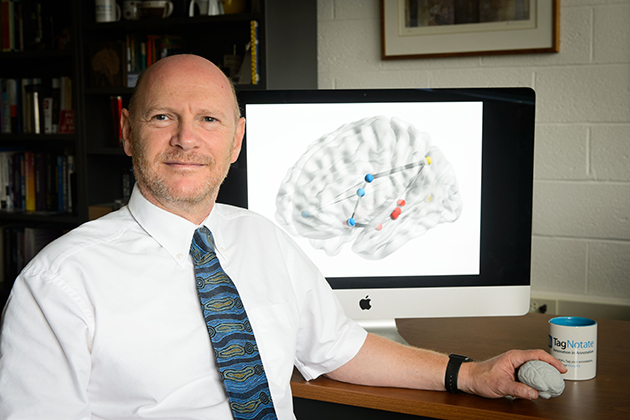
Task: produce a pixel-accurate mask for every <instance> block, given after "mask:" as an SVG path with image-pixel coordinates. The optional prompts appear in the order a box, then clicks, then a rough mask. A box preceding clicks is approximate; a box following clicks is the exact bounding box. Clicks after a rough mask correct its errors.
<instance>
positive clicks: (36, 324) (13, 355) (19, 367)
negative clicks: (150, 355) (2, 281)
mask: <svg viewBox="0 0 630 420" xmlns="http://www.w3.org/2000/svg"><path fill="white" fill-rule="evenodd" d="M44 277H45V276H37V275H32V276H29V275H28V271H26V274H25V273H24V272H23V273H22V274H21V275H20V276H19V277H18V278H17V279H16V282H15V284H14V286H13V290H12V292H11V296H10V297H9V300H8V302H7V305H6V307H5V313H4V316H3V321H2V333H1V336H0V395H1V396H2V397H1V398H0V418H2V419H7V420H10V419H14V418H15V419H18V418H19V419H26V418H27V419H31V420H36V419H46V420H74V419H89V418H90V413H89V408H88V396H87V384H88V381H89V375H90V367H91V362H90V350H89V349H90V344H91V342H90V339H89V331H90V323H91V322H90V316H87V315H86V309H87V307H86V306H85V304H84V302H82V301H81V299H79V297H78V295H77V294H76V293H74V291H73V290H72V289H70V288H69V287H68V286H67V285H64V284H63V283H61V282H57V281H55V280H54V279H53V280H51V279H45V278H44Z"/></svg>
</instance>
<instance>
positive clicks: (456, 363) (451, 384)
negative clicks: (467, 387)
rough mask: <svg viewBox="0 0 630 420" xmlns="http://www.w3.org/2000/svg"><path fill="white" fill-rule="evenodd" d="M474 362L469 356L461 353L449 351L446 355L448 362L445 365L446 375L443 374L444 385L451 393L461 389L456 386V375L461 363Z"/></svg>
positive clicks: (458, 391)
mask: <svg viewBox="0 0 630 420" xmlns="http://www.w3.org/2000/svg"><path fill="white" fill-rule="evenodd" d="M467 362H474V360H473V359H471V358H470V357H466V356H462V355H461V354H454V353H451V354H449V355H448V364H447V365H446V375H445V376H444V386H445V387H446V390H447V391H448V392H450V393H451V394H457V393H460V392H461V391H460V390H459V388H457V376H458V374H459V368H460V367H461V366H462V363H467Z"/></svg>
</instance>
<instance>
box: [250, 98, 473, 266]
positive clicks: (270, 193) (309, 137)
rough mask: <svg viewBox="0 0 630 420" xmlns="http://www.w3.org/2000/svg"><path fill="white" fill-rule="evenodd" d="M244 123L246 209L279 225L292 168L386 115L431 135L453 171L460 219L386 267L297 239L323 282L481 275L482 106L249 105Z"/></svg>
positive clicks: (409, 247)
mask: <svg viewBox="0 0 630 420" xmlns="http://www.w3.org/2000/svg"><path fill="white" fill-rule="evenodd" d="M245 113H246V117H247V126H246V133H247V145H246V147H247V185H248V202H249V204H248V206H249V209H251V210H252V211H255V212H257V213H260V214H262V215H264V216H266V217H268V218H269V219H271V220H273V221H274V222H275V221H276V220H275V216H274V214H275V212H276V208H275V200H276V195H277V193H278V189H279V187H280V185H281V183H282V180H283V179H284V177H285V175H286V174H287V171H288V170H289V168H291V167H292V166H293V165H294V164H295V162H297V161H298V159H299V158H300V156H301V155H302V154H303V153H304V152H305V151H306V149H307V148H308V146H309V145H310V144H311V143H313V142H314V141H315V140H317V139H318V138H319V137H321V136H322V135H325V134H327V133H330V132H332V131H334V130H336V129H338V128H339V127H341V126H342V125H344V124H347V123H350V122H353V121H357V120H360V119H363V118H368V117H373V116H376V115H384V116H386V117H389V118H391V117H394V116H396V117H398V118H401V119H402V120H404V121H407V122H408V123H410V124H412V125H414V126H415V127H416V128H418V129H419V130H420V131H425V132H427V133H429V134H430V135H431V142H432V144H433V145H435V146H437V147H439V148H440V149H441V150H442V152H443V153H444V155H445V156H446V158H447V159H448V160H449V162H450V163H451V165H452V166H453V168H454V170H455V174H456V176H457V180H458V183H459V187H460V192H461V194H462V198H463V206H464V207H463V212H462V214H461V217H460V218H459V219H458V220H457V221H455V222H454V223H443V224H439V225H437V226H436V227H435V228H433V229H431V230H429V231H428V232H427V233H426V234H425V235H422V236H420V237H417V238H415V239H412V240H411V241H409V242H407V243H406V244H405V245H404V246H403V247H401V248H400V249H398V250H397V251H396V252H394V253H393V254H391V255H389V256H387V257H386V258H384V259H382V260H377V261H370V260H366V259H364V258H362V257H360V256H358V255H356V254H354V253H353V252H352V251H351V249H350V247H351V243H348V244H346V246H344V248H343V250H342V251H341V253H340V254H338V255H336V256H334V257H329V256H328V255H326V253H325V252H324V251H322V250H316V249H314V248H312V247H311V245H310V244H309V242H308V239H305V238H302V237H295V236H293V239H294V240H295V241H296V242H297V243H298V244H299V245H300V246H301V247H302V249H303V250H304V252H305V253H306V254H307V255H308V256H309V257H310V258H311V259H312V260H313V262H314V263H315V264H316V265H317V266H318V267H319V268H320V270H321V271H322V273H323V274H324V276H326V277H388V276H419V275H420V276H426V275H435V276H439V275H476V274H479V252H480V235H481V233H480V232H481V162H482V161H481V151H482V122H483V104H482V103H481V102H457V103H453V102H443V103H431V102H421V103H353V104H348V103H327V104H249V105H246V108H245Z"/></svg>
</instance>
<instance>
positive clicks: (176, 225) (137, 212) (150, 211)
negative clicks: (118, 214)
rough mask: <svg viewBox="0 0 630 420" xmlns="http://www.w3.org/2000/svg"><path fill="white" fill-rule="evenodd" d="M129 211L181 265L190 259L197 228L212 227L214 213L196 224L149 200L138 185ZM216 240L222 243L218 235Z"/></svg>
mask: <svg viewBox="0 0 630 420" xmlns="http://www.w3.org/2000/svg"><path fill="white" fill-rule="evenodd" d="M129 211H130V212H131V214H132V215H133V217H134V218H135V219H136V221H137V222H138V224H140V226H141V227H142V229H144V230H145V231H146V232H147V233H148V234H149V235H150V236H151V237H152V238H153V239H155V240H156V241H157V242H158V243H159V244H160V245H161V246H162V248H164V249H165V250H166V252H168V253H169V254H170V255H171V257H172V258H173V259H174V260H175V261H176V262H177V263H178V264H179V265H181V266H183V265H184V264H186V263H187V261H188V260H189V259H190V256H189V255H190V243H191V241H192V237H193V234H194V233H195V230H196V229H197V228H198V227H199V226H201V225H205V226H207V227H208V228H210V226H209V219H211V216H212V214H211V215H210V216H208V218H206V220H204V222H203V223H202V224H201V225H195V224H194V223H192V222H190V221H188V220H186V219H184V218H183V217H180V216H177V215H175V214H173V213H170V212H168V211H166V210H163V209H161V208H159V207H157V206H156V205H154V204H152V203H151V202H149V200H147V199H146V198H145V197H144V196H143V195H142V193H141V192H140V189H139V188H138V186H137V185H136V186H134V189H133V192H132V193H131V198H130V199H129ZM213 234H214V232H213ZM215 240H216V241H217V243H220V241H218V239H217V238H216V237H215ZM217 247H218V246H217ZM218 248H219V247H218ZM220 252H221V250H220V249H217V253H220Z"/></svg>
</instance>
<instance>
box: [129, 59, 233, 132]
mask: <svg viewBox="0 0 630 420" xmlns="http://www.w3.org/2000/svg"><path fill="white" fill-rule="evenodd" d="M173 78H182V79H188V80H191V81H192V80H194V81H196V82H199V83H208V84H214V86H215V87H216V89H217V90H220V91H221V90H222V91H224V92H225V94H229V96H230V102H231V103H232V104H231V106H232V108H233V112H234V119H235V121H236V120H238V119H239V118H240V114H241V113H240V110H239V107H238V100H237V98H236V91H235V90H234V85H233V84H232V82H231V81H230V80H229V79H228V78H227V76H226V75H225V74H224V73H223V71H221V69H219V68H218V67H217V66H216V65H214V64H213V63H212V62H211V61H209V60H206V59H205V58H203V57H200V56H197V55H192V54H180V55H172V56H169V57H166V58H163V59H161V60H159V61H158V62H156V63H155V64H153V65H151V66H150V67H148V68H147V69H146V70H145V71H143V72H142V73H141V74H140V77H138V82H137V83H136V86H135V88H134V90H133V93H132V95H131V99H130V100H129V116H130V119H131V120H132V121H133V120H134V119H135V117H136V116H137V113H138V111H139V108H138V107H139V106H140V104H139V103H140V102H142V98H143V97H145V96H146V94H147V90H148V89H153V88H154V86H155V85H156V84H160V83H163V82H164V81H166V80H172V79H173Z"/></svg>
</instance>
